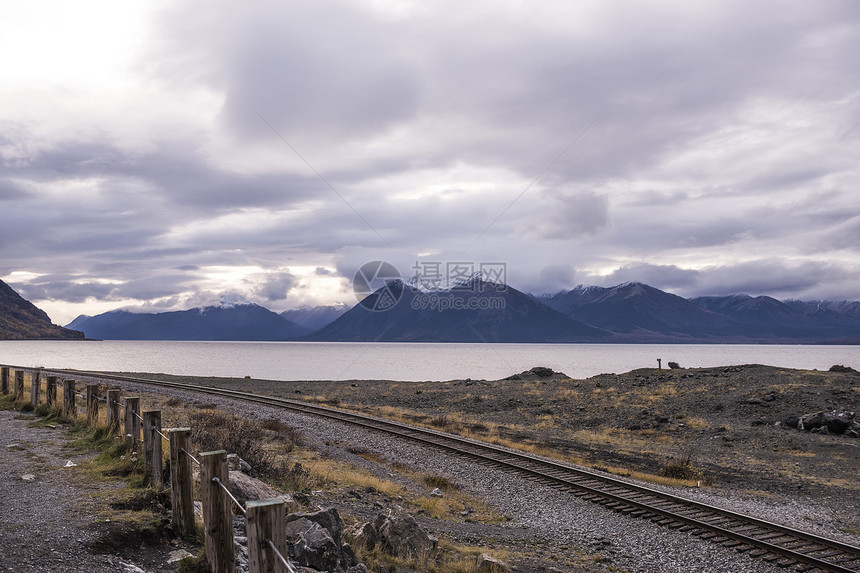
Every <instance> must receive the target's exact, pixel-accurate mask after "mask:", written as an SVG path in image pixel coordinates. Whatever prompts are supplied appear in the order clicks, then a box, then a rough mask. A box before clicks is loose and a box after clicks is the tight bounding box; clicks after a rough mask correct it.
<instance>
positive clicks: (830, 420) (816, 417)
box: [797, 410, 854, 434]
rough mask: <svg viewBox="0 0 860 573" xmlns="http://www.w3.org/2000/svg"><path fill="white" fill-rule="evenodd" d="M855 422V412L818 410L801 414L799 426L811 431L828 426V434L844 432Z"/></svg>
mask: <svg viewBox="0 0 860 573" xmlns="http://www.w3.org/2000/svg"><path fill="white" fill-rule="evenodd" d="M853 423H854V412H838V413H837V412H836V411H835V410H833V411H831V412H824V411H818V412H814V413H812V414H806V415H805V416H801V417H800V419H799V420H798V423H797V428H798V429H799V430H806V431H807V432H811V431H814V430H818V429H820V428H823V427H824V428H827V432H826V433H828V434H843V433H845V432H846V431H847V430H848V429H850V428H851V427H852V424H853ZM817 433H822V432H817Z"/></svg>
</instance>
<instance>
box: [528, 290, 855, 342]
mask: <svg viewBox="0 0 860 573" xmlns="http://www.w3.org/2000/svg"><path fill="white" fill-rule="evenodd" d="M535 298H536V299H537V300H539V301H541V302H543V303H544V304H546V305H548V306H550V307H552V308H555V309H556V310H559V311H560V312H564V313H565V314H567V315H568V316H571V317H573V318H576V319H579V320H581V321H583V322H586V323H588V324H592V325H594V326H599V327H601V328H604V329H607V330H610V331H612V332H614V333H616V334H617V335H618V337H617V341H618V342H675V343H684V342H702V343H715V342H734V343H741V344H743V343H779V342H785V343H809V344H814V343H839V342H842V343H846V344H860V303H858V302H852V301H841V302H838V303H834V302H831V301H823V302H822V301H818V302H813V303H804V302H801V301H786V302H781V301H778V300H776V299H774V298H772V297H768V296H758V297H752V296H749V295H746V294H733V295H726V296H705V297H697V298H692V299H685V298H682V297H680V296H677V295H674V294H670V293H666V292H664V291H662V290H660V289H657V288H654V287H651V286H648V285H645V284H642V283H638V282H630V283H624V284H620V285H617V286H614V287H595V286H589V287H585V286H578V287H576V288H574V289H572V290H569V291H561V292H558V293H555V294H553V295H542V296H537V297H535Z"/></svg>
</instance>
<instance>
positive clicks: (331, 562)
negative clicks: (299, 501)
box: [287, 508, 364, 572]
mask: <svg viewBox="0 0 860 573" xmlns="http://www.w3.org/2000/svg"><path fill="white" fill-rule="evenodd" d="M342 538H343V521H342V520H341V518H340V515H339V514H338V512H337V510H336V509H333V508H332V509H327V510H322V511H317V512H314V513H304V512H298V513H291V514H289V515H288V516H287V541H289V543H290V555H292V556H293V558H294V559H295V561H296V563H297V564H299V565H302V566H305V567H311V568H313V569H317V570H319V571H331V572H343V571H351V572H358V571H363V570H364V566H363V565H362V564H361V563H359V561H358V557H357V556H356V555H355V552H354V551H353V550H352V548H351V547H350V546H349V545H348V544H344V543H343V542H342Z"/></svg>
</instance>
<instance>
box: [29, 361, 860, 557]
mask: <svg viewBox="0 0 860 573" xmlns="http://www.w3.org/2000/svg"><path fill="white" fill-rule="evenodd" d="M13 368H14V367H13ZM43 371H50V372H55V373H62V374H67V375H77V376H86V377H96V378H102V379H111V380H117V381H126V382H132V383H139V384H146V385H155V386H162V387H168V388H174V389H181V390H188V391H192V392H198V393H205V394H212V395H217V396H224V397H227V398H232V399H239V400H243V401H247V402H253V403H258V404H264V405H268V406H275V407H281V408H285V409H290V410H294V411H297V412H301V413H305V414H311V415H315V416H323V417H326V418H329V419H332V420H336V421H340V422H347V423H350V424H353V425H358V426H362V427H365V428H368V429H372V430H376V431H382V432H386V433H389V434H395V435H398V436H400V437H403V438H406V439H409V440H412V441H417V442H420V443H423V444H426V445H429V446H432V447H435V448H442V449H445V450H447V451H449V452H451V453H454V454H456V455H461V456H468V457H471V458H473V459H477V460H480V461H482V462H485V463H486V462H489V463H491V464H494V465H497V466H502V467H504V468H507V469H509V470H513V471H517V472H519V473H522V474H525V475H527V476H529V477H530V478H532V479H536V480H540V481H543V482H546V483H549V484H551V485H553V486H555V487H558V488H563V489H566V490H571V489H573V490H575V491H576V495H578V496H580V497H585V498H586V499H588V500H589V501H594V502H597V503H601V504H602V505H605V506H607V507H609V508H610V509H612V510H613V511H617V512H622V513H625V514H627V515H630V516H632V517H640V518H645V519H651V520H652V521H655V522H658V523H659V524H661V525H665V526H669V527H671V528H675V529H681V530H683V531H688V532H690V533H691V534H693V535H698V536H701V537H703V538H707V539H710V540H712V541H714V542H717V543H720V544H723V545H726V546H728V547H734V548H735V549H737V550H742V551H751V550H753V549H755V551H752V552H751V555H752V554H755V556H756V557H762V558H764V559H767V560H770V561H774V560H777V559H780V557H781V558H782V560H781V561H780V562H779V564H780V565H783V566H792V565H796V566H798V567H802V568H803V570H804V571H815V570H821V571H828V572H834V573H858V572H860V548H858V547H855V546H853V545H849V544H846V543H842V542H839V541H836V540H833V539H828V538H825V537H821V536H818V535H814V534H811V533H808V532H805V531H800V530H797V529H793V528H790V527H787V526H784V525H779V524H776V523H772V522H769V521H766V520H763V519H759V518H756V517H752V516H749V515H745V514H741V513H737V512H733V511H730V510H726V509H722V508H719V507H715V506H712V505H708V504H704V503H701V502H697V501H693V500H690V499H687V498H683V497H680V496H677V495H673V494H669V493H665V492H662V491H659V490H656V489H653V488H650V487H647V486H642V485H638V484H634V483H630V482H628V481H625V480H622V479H619V478H616V477H611V476H607V475H604V474H600V473H596V472H593V471H590V470H587V469H584V468H580V467H576V466H572V465H568V464H565V463H562V462H559V461H556V460H551V459H548V458H543V457H539V456H536V455H533V454H529V453H526V452H521V451H517V450H512V449H509V448H504V447H501V446H497V445H494V444H489V443H487V442H481V441H479V440H474V439H471V438H464V437H462V436H457V435H454V434H449V433H446V432H442V431H439V430H434V429H430V428H422V427H418V426H412V425H409V424H405V423H401V422H395V421H393V420H386V419H383V418H379V417H376V416H371V415H367V414H359V413H356V412H351V411H346V410H341V409H338V408H331V407H327V406H320V405H316V404H309V403H307V402H301V401H298V400H290V399H286V398H279V397H273V396H265V395H260V394H253V393H250V392H243V391H239V390H230V389H227V388H218V387H212V386H200V385H197V384H186V383H181V382H168V381H164V380H152V379H148V378H137V377H131V376H122V375H117V374H108V373H100V372H86V371H80V370H54V369H43ZM443 442H444V443H443ZM500 458H501V459H500ZM550 472H551V473H550ZM849 565H850V566H849Z"/></svg>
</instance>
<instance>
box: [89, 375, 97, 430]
mask: <svg viewBox="0 0 860 573" xmlns="http://www.w3.org/2000/svg"><path fill="white" fill-rule="evenodd" d="M98 424H99V385H98V384H87V425H88V426H92V427H95V426H98Z"/></svg>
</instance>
